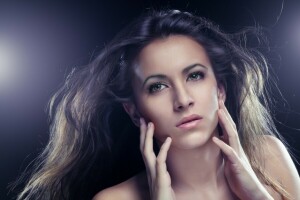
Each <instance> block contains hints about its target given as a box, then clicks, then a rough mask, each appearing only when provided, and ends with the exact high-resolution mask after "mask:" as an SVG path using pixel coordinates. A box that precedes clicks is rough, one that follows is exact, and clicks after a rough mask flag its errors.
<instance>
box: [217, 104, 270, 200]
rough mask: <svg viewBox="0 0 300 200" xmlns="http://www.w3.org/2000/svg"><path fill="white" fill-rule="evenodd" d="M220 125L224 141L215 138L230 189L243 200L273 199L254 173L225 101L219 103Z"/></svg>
mask: <svg viewBox="0 0 300 200" xmlns="http://www.w3.org/2000/svg"><path fill="white" fill-rule="evenodd" d="M219 108H220V109H219V110H218V116H219V124H220V125H221V128H222V132H223V136H222V140H221V139H219V138H217V137H213V141H214V142H215V144H216V145H217V146H218V147H219V148H220V149H221V151H222V152H223V155H224V161H225V163H224V164H225V165H224V173H225V177H226V179H227V182H228V184H229V187H230V189H231V190H232V192H233V193H235V195H236V196H237V197H238V198H239V199H242V200H246V199H247V200H248V199H251V200H260V199H264V200H266V199H273V198H272V196H271V195H270V194H269V193H268V192H267V190H266V189H265V187H264V186H263V185H262V183H261V182H260V181H259V179H258V178H257V176H256V174H255V173H254V171H253V169H252V167H251V165H250V163H249V160H248V158H247V156H246V154H245V152H244V150H243V148H242V146H241V144H240V140H239V137H238V133H237V129H236V125H235V123H234V121H233V120H232V118H231V116H230V114H229V113H228V111H227V109H226V107H225V105H224V103H223V101H220V102H219Z"/></svg>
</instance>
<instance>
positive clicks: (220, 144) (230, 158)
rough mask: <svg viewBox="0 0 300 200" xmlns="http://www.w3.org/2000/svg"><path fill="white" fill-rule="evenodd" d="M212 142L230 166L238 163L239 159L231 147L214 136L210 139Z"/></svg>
mask: <svg viewBox="0 0 300 200" xmlns="http://www.w3.org/2000/svg"><path fill="white" fill-rule="evenodd" d="M212 140H213V142H214V143H215V144H216V145H217V146H218V147H219V148H220V149H221V151H222V152H223V154H225V156H226V157H227V159H228V161H230V162H231V163H232V164H238V163H239V157H238V155H237V153H236V152H235V151H234V149H233V148H232V147H230V146H229V145H228V144H226V143H225V142H223V141H222V140H220V139H219V138H217V137H215V136H214V137H213V138H212Z"/></svg>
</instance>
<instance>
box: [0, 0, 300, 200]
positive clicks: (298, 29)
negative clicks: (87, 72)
mask: <svg viewBox="0 0 300 200" xmlns="http://www.w3.org/2000/svg"><path fill="white" fill-rule="evenodd" d="M149 8H173V9H180V10H185V11H191V12H195V13H196V14H198V15H201V16H204V17H207V18H209V19H211V20H213V21H214V22H216V23H218V24H220V26H221V28H223V29H224V30H226V31H229V32H233V31H236V30H239V29H241V28H243V27H245V26H255V25H258V24H259V25H261V26H263V27H266V28H267V29H268V30H269V31H268V32H269V39H270V47H271V49H270V51H268V52H266V56H267V58H268V60H269V62H270V64H271V65H272V69H273V71H274V72H275V74H276V75H277V82H278V87H279V88H280V90H281V92H282V95H283V96H284V98H285V101H284V100H278V101H277V107H276V110H274V113H275V114H274V117H275V118H276V124H277V126H278V129H279V130H280V132H281V133H282V135H283V136H284V137H285V139H286V140H287V142H288V143H289V145H290V150H291V152H293V153H294V155H295V161H296V160H297V159H298V161H299V160H300V158H299V157H300V114H299V113H300V103H299V101H300V88H299V85H300V64H299V63H300V1H298V0H293V1H292V0H290V1H289V0H285V1H283V0H270V1H266V0H251V1H250V0H249V1H241V0H219V1H217V0H210V1H208V0H205V1H200V0H194V1H192V0H178V1H171V0H170V1H138V0H132V1H130V0H120V1H61V2H55V1H42V0H39V1H19V2H18V1H1V0H0V172H1V174H0V199H3V200H5V199H12V198H13V197H14V195H15V193H14V192H11V193H9V194H8V192H9V190H8V189H7V187H8V184H9V183H12V182H13V181H15V179H16V178H17V177H18V176H20V174H21V172H22V171H23V170H24V169H25V168H26V166H27V165H28V164H29V163H30V162H31V161H32V160H33V159H34V158H35V157H36V155H37V154H38V153H39V152H40V151H41V149H42V148H43V147H44V146H45V145H46V143H47V139H48V133H49V131H48V125H49V124H48V117H47V114H46V106H47V103H48V100H49V98H50V97H51V95H53V93H54V92H55V91H56V90H57V89H58V87H59V86H61V84H62V83H63V80H64V78H65V77H66V76H67V74H68V73H69V72H70V70H71V69H72V68H73V67H76V66H80V65H84V64H87V63H88V62H89V60H90V58H91V56H92V55H94V54H95V52H98V51H99V50H101V48H102V47H103V46H104V45H105V43H107V42H108V41H109V40H110V39H112V37H113V36H114V35H115V34H116V33H117V32H118V31H119V30H120V29H121V28H123V27H124V26H125V25H126V24H127V23H128V22H129V21H131V20H132V19H133V18H135V17H137V16H138V15H139V14H141V13H142V12H145V11H146V10H148V9H149ZM277 97H278V95H276V98H277ZM274 98H275V96H274ZM297 168H298V171H299V169H300V167H299V165H298V164H297Z"/></svg>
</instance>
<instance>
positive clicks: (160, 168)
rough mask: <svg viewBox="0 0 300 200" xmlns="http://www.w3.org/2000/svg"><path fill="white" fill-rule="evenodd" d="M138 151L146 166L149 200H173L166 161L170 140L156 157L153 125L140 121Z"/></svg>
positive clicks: (173, 195) (163, 145) (173, 194)
mask: <svg viewBox="0 0 300 200" xmlns="http://www.w3.org/2000/svg"><path fill="white" fill-rule="evenodd" d="M140 131H141V133H140V134H141V135H140V150H141V153H142V156H143V159H144V163H145V166H146V172H147V178H148V184H149V190H150V196H151V200H175V193H174V190H173V189H172V187H171V177H170V174H169V172H168V171H167V165H166V159H167V153H168V150H169V148H170V145H171V142H172V139H171V138H170V137H168V138H167V139H166V140H165V142H164V143H163V144H162V146H161V148H160V150H159V153H158V155H157V157H156V155H155V153H154V151H153V135H154V124H153V123H152V122H149V123H148V124H147V125H146V123H145V120H144V119H142V118H141V119H140Z"/></svg>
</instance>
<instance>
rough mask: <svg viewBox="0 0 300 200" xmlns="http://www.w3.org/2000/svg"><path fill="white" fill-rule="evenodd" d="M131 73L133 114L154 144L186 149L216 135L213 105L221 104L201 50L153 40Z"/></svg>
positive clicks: (184, 42)
mask: <svg viewBox="0 0 300 200" xmlns="http://www.w3.org/2000/svg"><path fill="white" fill-rule="evenodd" d="M136 63H137V64H136V65H135V67H134V80H133V89H134V95H135V100H136V104H135V106H133V107H134V110H135V111H134V112H135V113H138V115H140V116H142V117H143V118H144V119H145V120H146V122H149V121H151V122H153V123H154V127H155V133H154V136H155V138H156V140H157V141H158V143H159V144H160V143H162V142H163V141H164V140H165V139H166V137H168V136H170V137H172V139H173V142H172V146H174V145H175V146H177V147H179V148H184V149H189V148H195V147H197V146H199V145H200V146H201V145H204V144H205V143H206V142H207V141H208V140H209V139H210V137H211V136H212V134H215V130H216V127H217V124H218V117H217V110H218V99H219V98H222V99H223V100H224V98H225V95H224V91H223V87H219V88H218V85H217V81H216V78H215V75H214V72H213V69H212V66H211V63H210V60H209V58H208V56H207V54H206V52H205V50H204V48H203V47H202V46H201V45H199V44H198V43H197V42H195V41H194V40H193V39H191V38H189V37H186V36H182V35H174V36H169V37H167V38H165V39H158V40H155V41H153V42H152V43H150V44H149V45H147V46H146V47H145V48H144V49H142V51H141V52H140V54H139V57H138V59H137V62H136Z"/></svg>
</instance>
